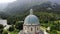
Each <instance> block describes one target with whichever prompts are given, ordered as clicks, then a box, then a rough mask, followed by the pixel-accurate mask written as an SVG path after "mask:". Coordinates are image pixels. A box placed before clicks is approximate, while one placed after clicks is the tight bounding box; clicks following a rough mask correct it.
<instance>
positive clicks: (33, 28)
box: [18, 9, 44, 34]
mask: <svg viewBox="0 0 60 34" xmlns="http://www.w3.org/2000/svg"><path fill="white" fill-rule="evenodd" d="M18 34H44V32H43V31H42V30H40V23H39V19H38V18H37V16H35V15H33V10H32V9H31V10H30V14H29V15H28V16H27V17H26V18H25V20H24V24H23V30H22V31H20V32H19V33H18Z"/></svg>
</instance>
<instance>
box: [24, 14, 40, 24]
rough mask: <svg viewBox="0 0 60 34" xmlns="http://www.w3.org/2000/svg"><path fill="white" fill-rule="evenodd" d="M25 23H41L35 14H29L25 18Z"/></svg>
mask: <svg viewBox="0 0 60 34" xmlns="http://www.w3.org/2000/svg"><path fill="white" fill-rule="evenodd" d="M24 24H27V25H28V24H34V25H38V24H39V19H38V18H37V17H36V16H35V15H28V16H27V17H26V18H25V21H24Z"/></svg>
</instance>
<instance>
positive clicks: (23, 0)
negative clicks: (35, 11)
mask: <svg viewBox="0 0 60 34" xmlns="http://www.w3.org/2000/svg"><path fill="white" fill-rule="evenodd" d="M46 1H47V0H17V1H15V2H13V3H10V4H9V5H8V7H7V8H6V9H5V11H6V12H7V13H9V14H13V13H14V14H17V13H18V14H20V13H22V12H23V11H26V10H27V9H29V8H30V7H32V6H35V5H40V4H41V3H44V2H46Z"/></svg>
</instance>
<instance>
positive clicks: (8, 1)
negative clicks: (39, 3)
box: [0, 0, 16, 3]
mask: <svg viewBox="0 0 60 34" xmlns="http://www.w3.org/2000/svg"><path fill="white" fill-rule="evenodd" d="M14 1H16V0H0V3H10V2H14Z"/></svg>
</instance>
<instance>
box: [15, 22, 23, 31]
mask: <svg viewBox="0 0 60 34" xmlns="http://www.w3.org/2000/svg"><path fill="white" fill-rule="evenodd" d="M15 28H16V29H19V30H21V29H23V23H21V22H16V24H15Z"/></svg>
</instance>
